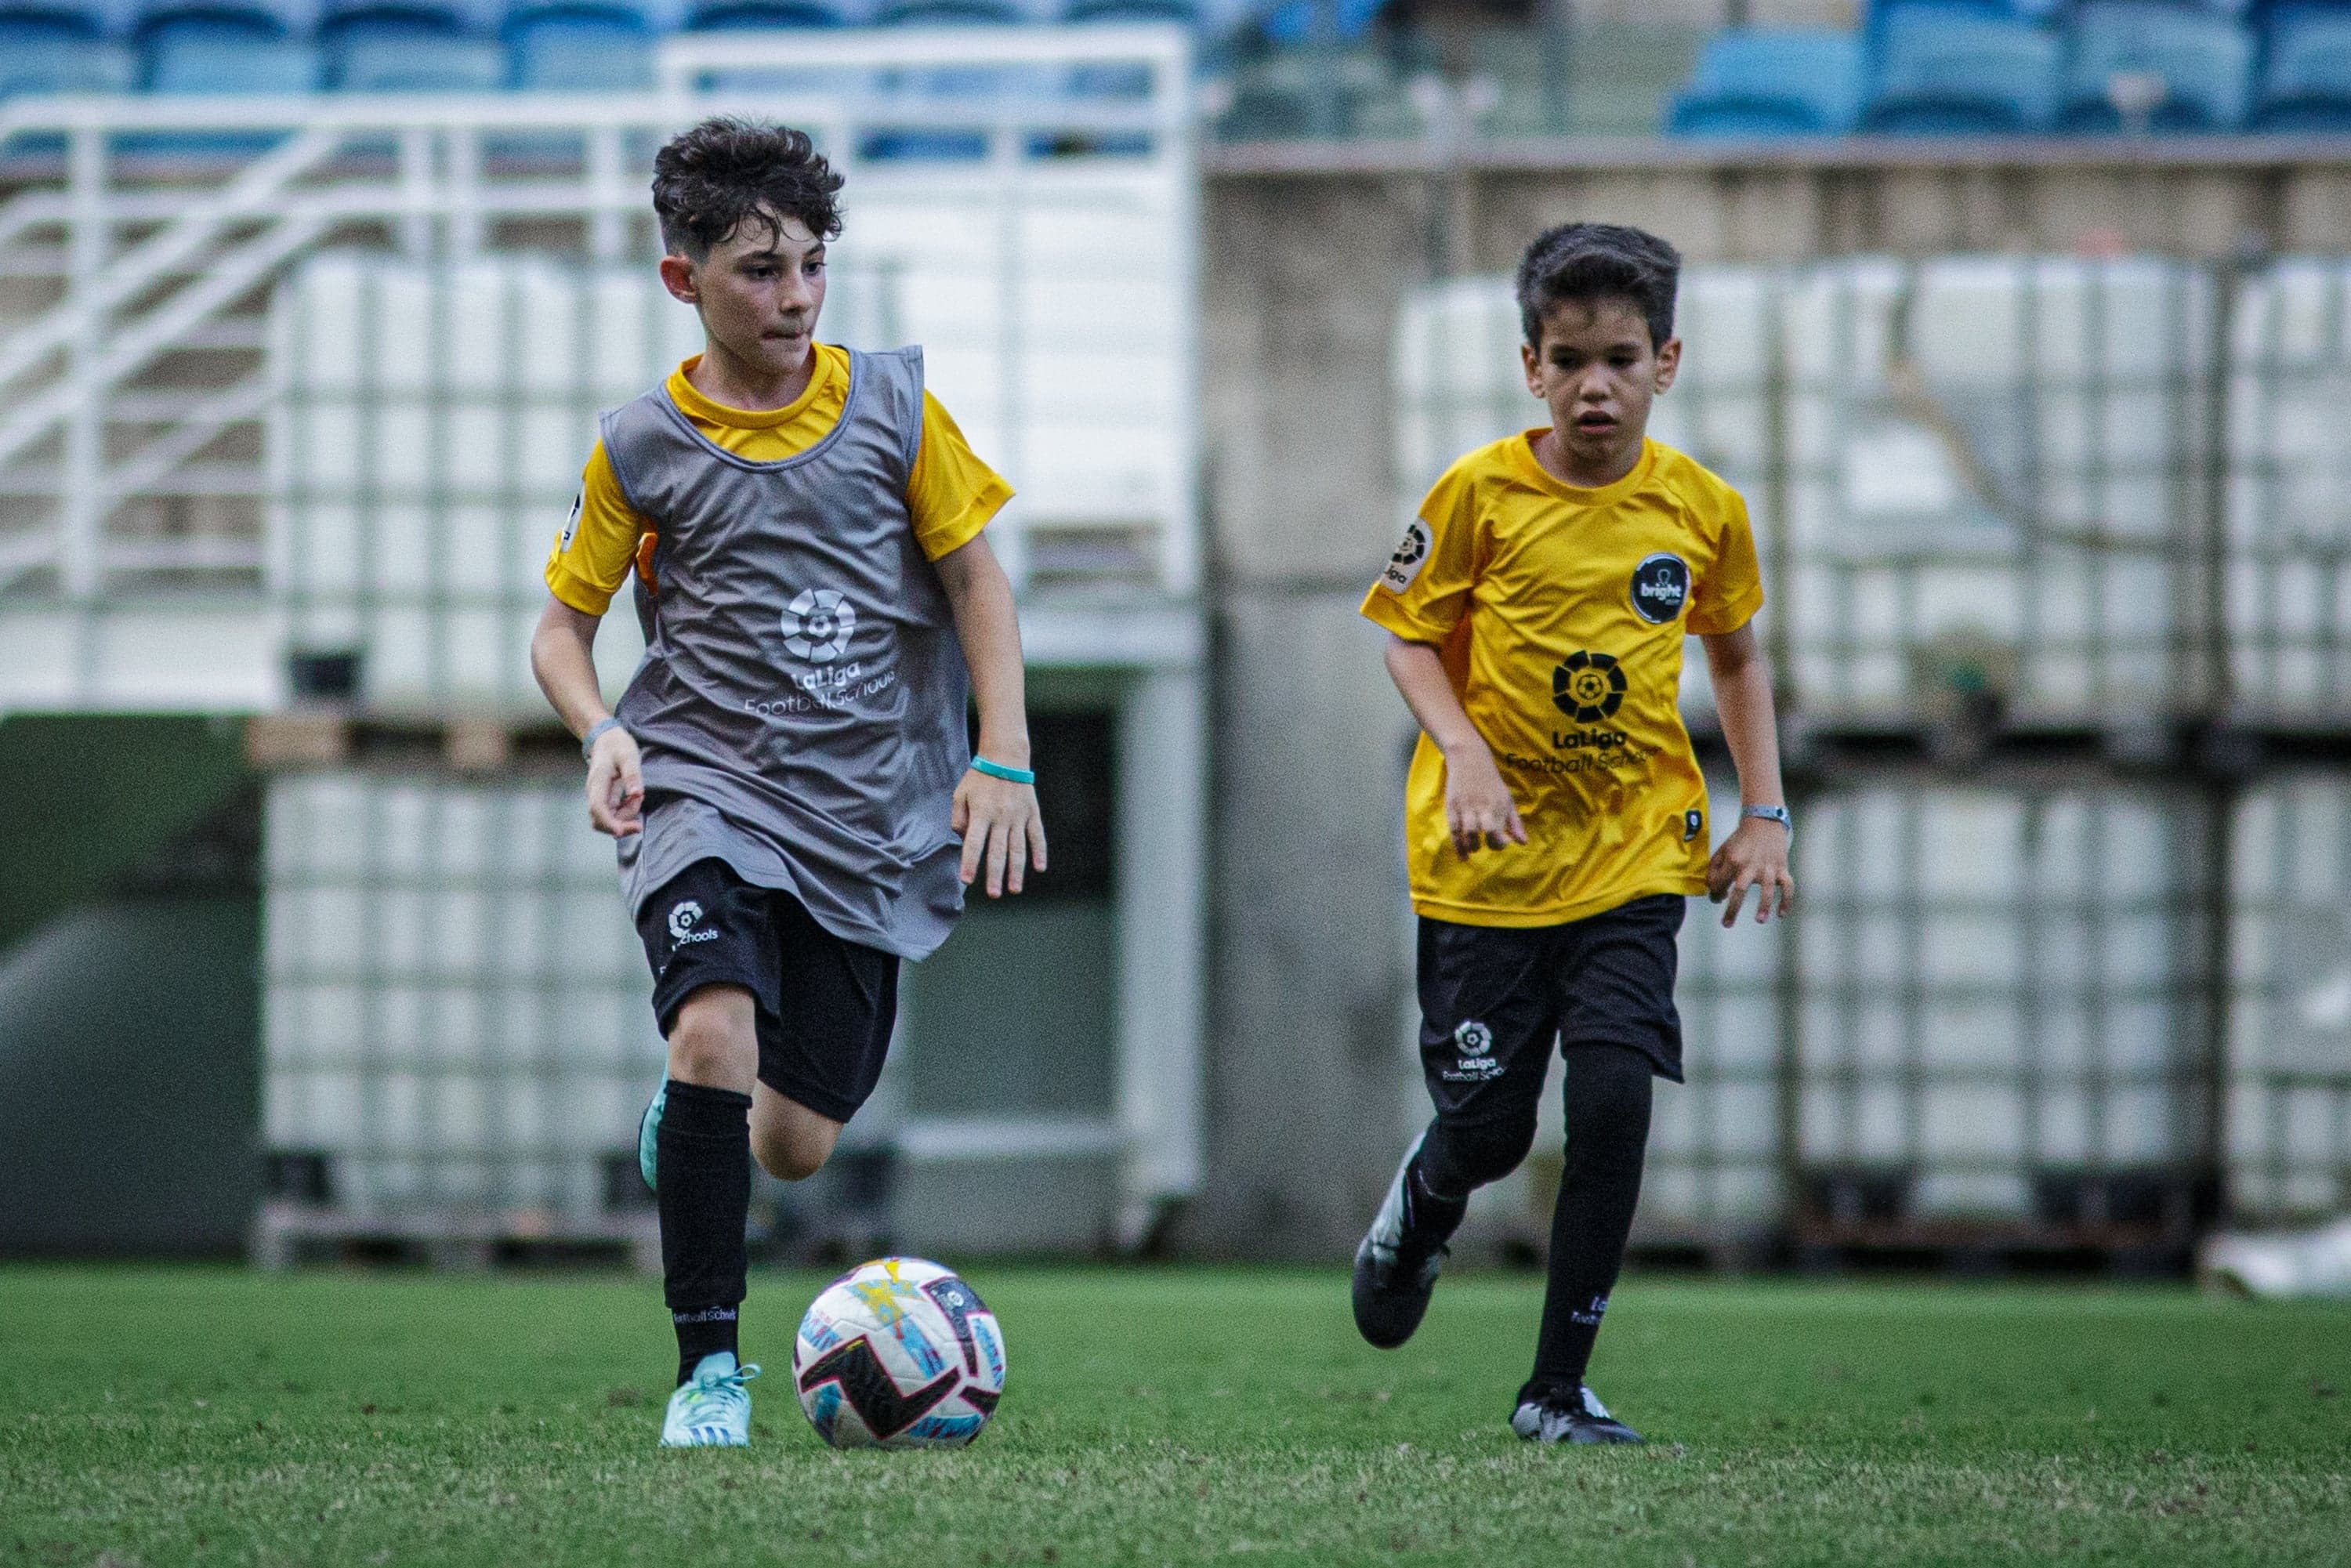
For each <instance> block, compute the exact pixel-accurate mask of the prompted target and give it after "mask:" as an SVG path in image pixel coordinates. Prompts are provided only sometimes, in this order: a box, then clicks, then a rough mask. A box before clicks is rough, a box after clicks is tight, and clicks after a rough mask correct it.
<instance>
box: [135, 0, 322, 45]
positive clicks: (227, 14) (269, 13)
mask: <svg viewBox="0 0 2351 1568" xmlns="http://www.w3.org/2000/svg"><path fill="white" fill-rule="evenodd" d="M239 29H244V30H246V31H247V32H248V33H250V34H251V35H252V36H256V37H272V38H282V37H287V36H288V35H290V34H293V33H295V32H297V31H299V30H300V29H298V28H297V27H296V26H295V18H294V17H293V16H290V15H289V14H288V13H287V11H286V10H285V9H283V8H282V7H280V6H279V5H274V4H272V3H271V0H153V3H152V4H149V5H143V6H141V7H140V9H139V10H138V12H137V14H136V16H135V19H134V20H133V21H132V23H131V42H132V43H133V44H135V45H137V46H138V47H141V48H144V47H147V46H148V45H149V44H151V43H152V42H153V41H154V40H155V39H157V38H159V37H165V36H168V35H172V34H179V35H182V36H193V35H194V34H199V33H206V32H213V33H224V34H233V33H235V32H236V31H237V30H239Z"/></svg>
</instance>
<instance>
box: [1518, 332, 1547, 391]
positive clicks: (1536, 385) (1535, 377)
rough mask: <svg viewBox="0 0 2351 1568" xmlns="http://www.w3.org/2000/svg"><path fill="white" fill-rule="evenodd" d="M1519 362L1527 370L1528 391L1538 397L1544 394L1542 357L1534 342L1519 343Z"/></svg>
mask: <svg viewBox="0 0 2351 1568" xmlns="http://www.w3.org/2000/svg"><path fill="white" fill-rule="evenodd" d="M1519 363H1520V366H1521V367H1523V368H1524V369H1525V371H1526V372H1527V391H1529V392H1532V393H1534V394H1535V396H1537V397H1541V396H1542V395H1543V388H1542V358H1541V355H1540V354H1539V353H1537V351H1536V350H1535V346H1534V345H1533V344H1532V343H1527V342H1521V343H1520V345H1519Z"/></svg>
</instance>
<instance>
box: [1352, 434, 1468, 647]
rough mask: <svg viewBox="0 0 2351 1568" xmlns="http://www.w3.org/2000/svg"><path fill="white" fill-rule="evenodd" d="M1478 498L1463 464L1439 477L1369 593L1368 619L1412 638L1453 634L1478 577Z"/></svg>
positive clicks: (1432, 639) (1442, 639)
mask: <svg viewBox="0 0 2351 1568" xmlns="http://www.w3.org/2000/svg"><path fill="white" fill-rule="evenodd" d="M1477 499H1478V488H1477V486H1476V484H1475V483H1474V482H1473V480H1472V479H1471V478H1470V476H1468V474H1466V473H1464V472H1462V471H1461V470H1460V469H1458V468H1455V469H1449V470H1447V472H1446V474H1445V476H1443V477H1442V478H1440V479H1438V480H1437V484H1436V486H1435V487H1434V488H1432V489H1431V490H1430V491H1429V492H1428V496H1427V498H1426V499H1425V500H1423V501H1422V502H1421V504H1420V515H1419V516H1418V517H1415V518H1413V520H1412V521H1411V522H1410V523H1409V524H1407V525H1405V530H1404V542H1403V543H1402V544H1400V545H1398V546H1396V549H1395V554H1394V555H1392V556H1390V557H1389V558H1388V564H1387V565H1386V566H1385V567H1384V569H1382V570H1381V572H1380V575H1379V580H1377V581H1376V582H1374V583H1373V584H1372V589H1371V591H1370V592H1369V593H1366V594H1365V595H1364V605H1363V613H1364V616H1365V618H1366V619H1368V620H1371V621H1374V622H1377V623H1378V624H1380V625H1382V626H1384V627H1386V628H1387V629H1388V630H1389V631H1391V632H1395V634H1396V635H1397V636H1399V637H1402V638H1404V639H1405V641H1406V642H1409V643H1444V642H1445V640H1446V639H1447V637H1449V636H1451V635H1452V633H1453V629H1454V628H1455V627H1456V626H1458V625H1459V624H1460V623H1461V617H1462V615H1463V614H1464V613H1465V612H1467V611H1468V608H1469V591H1470V589H1471V587H1472V586H1473V585H1474V584H1475V583H1476V581H1477V577H1478V568H1477V561H1478V506H1477Z"/></svg>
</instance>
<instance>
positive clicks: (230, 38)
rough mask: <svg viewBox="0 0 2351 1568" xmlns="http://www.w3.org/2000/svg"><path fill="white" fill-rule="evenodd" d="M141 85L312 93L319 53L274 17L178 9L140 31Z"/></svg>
mask: <svg viewBox="0 0 2351 1568" xmlns="http://www.w3.org/2000/svg"><path fill="white" fill-rule="evenodd" d="M139 38H140V44H141V50H140V52H141V66H140V81H141V86H143V87H144V88H145V89H147V90H148V91H150V92H172V93H246V92H251V93H284V92H310V91H314V90H316V89H317V88H318V85H319V51H318V50H317V49H316V48H315V47H312V46H311V44H310V43H309V42H308V40H307V39H302V38H295V37H287V31H286V25H285V23H283V22H282V21H280V20H279V19H278V18H277V16H274V15H271V14H270V13H267V12H264V11H257V10H249V9H246V8H243V7H237V8H234V9H232V8H229V7H226V6H223V7H219V8H209V7H208V8H205V9H202V10H198V9H194V8H187V9H181V10H176V11H172V12H167V13H162V14H157V15H152V16H149V17H147V18H146V19H145V20H143V21H141V23H140V26H139Z"/></svg>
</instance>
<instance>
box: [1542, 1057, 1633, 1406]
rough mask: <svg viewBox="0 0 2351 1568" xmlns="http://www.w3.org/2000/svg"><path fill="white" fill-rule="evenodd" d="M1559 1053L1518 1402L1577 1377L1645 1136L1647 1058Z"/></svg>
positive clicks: (1617, 1247)
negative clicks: (1531, 1350)
mask: <svg viewBox="0 0 2351 1568" xmlns="http://www.w3.org/2000/svg"><path fill="white" fill-rule="evenodd" d="M1566 1056H1567V1089H1566V1096H1567V1158H1566V1161H1565V1164H1564V1166H1563V1167H1562V1172H1561V1176H1560V1184H1559V1203H1558V1206H1557V1207H1554V1208H1553V1209H1552V1218H1551V1279H1550V1283H1549V1286H1548V1288H1547V1289H1546V1291H1544V1294H1543V1314H1542V1330H1541V1334H1540V1336H1539V1337H1538V1338H1537V1339H1536V1341H1535V1370H1534V1375H1533V1376H1532V1377H1531V1378H1529V1379H1528V1380H1527V1386H1526V1388H1525V1389H1523V1390H1521V1391H1520V1399H1521V1400H1525V1399H1529V1398H1539V1397H1541V1396H1542V1395H1543V1394H1545V1393H1549V1392H1552V1391H1554V1390H1556V1391H1560V1392H1573V1390H1574V1389H1575V1388H1577V1387H1579V1386H1580V1385H1582V1384H1583V1371H1584V1368H1585V1367H1586V1366H1587V1365H1589V1364H1590V1363H1591V1360H1592V1344H1593V1341H1594V1340H1595V1339H1597V1338H1598V1337H1599V1334H1600V1318H1601V1314H1602V1313H1604V1312H1606V1311H1607V1310H1608V1292H1609V1291H1612V1290H1614V1288H1615V1285H1616V1274H1617V1270H1620V1269H1622V1268H1623V1267H1624V1266H1625V1239H1626V1238H1627V1237H1629V1236H1630V1235H1631V1234H1632V1231H1633V1210H1634V1207H1635V1206H1636V1205H1637V1204H1638V1203H1639V1202H1640V1199H1641V1163H1642V1157H1643V1155H1644V1153H1645V1152H1646V1149H1647V1147H1648V1142H1649V1107H1650V1092H1651V1085H1650V1079H1651V1078H1652V1076H1653V1075H1654V1072H1655V1069H1654V1068H1653V1067H1652V1066H1651V1064H1650V1061H1649V1059H1648V1057H1646V1055H1644V1054H1642V1053H1641V1052H1639V1051H1628V1050H1626V1049H1625V1047H1623V1046H1620V1045H1613V1044H1598V1045H1575V1046H1571V1047H1569V1048H1568V1051H1567V1052H1566Z"/></svg>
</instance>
